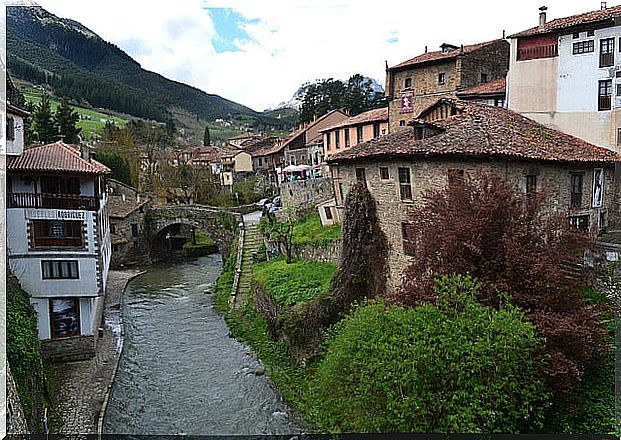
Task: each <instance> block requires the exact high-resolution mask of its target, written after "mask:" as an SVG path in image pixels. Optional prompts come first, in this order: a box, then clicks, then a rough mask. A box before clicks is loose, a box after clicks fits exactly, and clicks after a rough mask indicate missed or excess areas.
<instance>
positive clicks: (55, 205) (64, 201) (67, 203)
mask: <svg viewBox="0 0 621 440" xmlns="http://www.w3.org/2000/svg"><path fill="white" fill-rule="evenodd" d="M8 205H9V206H8V207H9V208H49V209H83V210H86V211H98V210H99V199H98V198H97V197H92V196H76V195H73V194H34V193H9V195H8Z"/></svg>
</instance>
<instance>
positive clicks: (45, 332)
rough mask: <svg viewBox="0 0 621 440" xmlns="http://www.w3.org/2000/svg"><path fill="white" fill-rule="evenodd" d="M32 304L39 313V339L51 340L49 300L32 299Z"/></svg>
mask: <svg viewBox="0 0 621 440" xmlns="http://www.w3.org/2000/svg"><path fill="white" fill-rule="evenodd" d="M30 304H31V305H32V307H33V308H34V309H35V312H36V313H37V327H38V329H39V339H50V338H51V337H52V334H51V330H50V308H49V301H48V299H47V298H30Z"/></svg>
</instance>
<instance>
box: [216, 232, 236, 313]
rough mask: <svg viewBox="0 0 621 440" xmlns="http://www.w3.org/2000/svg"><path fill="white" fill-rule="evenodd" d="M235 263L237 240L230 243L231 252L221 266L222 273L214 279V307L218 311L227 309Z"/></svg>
mask: <svg viewBox="0 0 621 440" xmlns="http://www.w3.org/2000/svg"><path fill="white" fill-rule="evenodd" d="M236 263H237V240H236V241H234V242H233V244H232V245H231V253H230V254H229V257H228V258H227V259H226V261H225V262H224V265H223V266H222V274H220V276H219V277H218V279H217V280H216V285H215V288H214V299H213V306H214V309H215V310H216V311H218V312H220V313H224V312H226V311H227V310H228V307H229V306H228V300H229V296H231V289H232V288H233V278H234V277H235V264H236Z"/></svg>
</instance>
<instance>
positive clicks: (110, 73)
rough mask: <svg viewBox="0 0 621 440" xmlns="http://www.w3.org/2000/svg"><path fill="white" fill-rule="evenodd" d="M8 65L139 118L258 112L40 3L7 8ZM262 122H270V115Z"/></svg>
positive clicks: (15, 72)
mask: <svg viewBox="0 0 621 440" xmlns="http://www.w3.org/2000/svg"><path fill="white" fill-rule="evenodd" d="M6 47H7V54H8V62H7V65H8V69H9V71H10V73H11V75H12V76H14V77H16V78H20V79H23V80H26V81H29V82H32V83H35V84H47V85H49V86H51V87H52V89H53V90H54V93H55V94H56V95H59V96H68V97H70V98H73V99H75V100H77V101H78V102H87V103H88V104H90V105H92V106H95V107H104V108H108V109H111V110H116V111H119V112H123V113H128V114H131V115H134V116H139V117H142V118H148V119H156V120H159V121H165V120H166V119H169V118H171V110H172V109H175V108H177V109H183V110H185V111H187V112H190V113H192V114H194V115H197V116H198V117H200V118H202V119H204V120H214V119H216V118H225V119H226V118H230V117H235V116H251V117H254V118H256V119H257V120H261V121H262V116H261V114H260V113H258V112H256V111H254V110H252V109H250V108H248V107H246V106H243V105H241V104H238V103H236V102H233V101H230V100H228V99H225V98H222V97H220V96H218V95H214V94H208V93H205V92H203V91H202V90H199V89H197V88H195V87H191V86H188V85H186V84H182V83H180V82H177V81H172V80H170V79H167V78H165V77H163V76H162V75H159V74H157V73H154V72H150V71H147V70H145V69H142V68H141V67H140V64H139V63H137V62H136V61H135V60H134V59H132V58H131V57H130V56H129V55H128V54H126V53H125V52H123V51H122V50H121V49H119V48H118V47H117V46H115V45H114V44H111V43H109V42H107V41H104V40H103V39H102V38H101V37H99V36H98V35H97V34H96V33H94V32H93V31H91V30H90V29H88V28H86V27H85V26H83V25H81V24H80V23H78V22H77V21H74V20H70V19H65V18H59V17H57V16H55V15H54V14H51V13H49V12H47V11H46V10H45V9H43V8H41V7H39V6H31V7H7V41H6ZM265 119H266V120H265V121H262V122H263V123H264V124H269V123H270V122H271V121H270V120H269V118H265Z"/></svg>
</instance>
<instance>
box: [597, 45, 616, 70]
mask: <svg viewBox="0 0 621 440" xmlns="http://www.w3.org/2000/svg"><path fill="white" fill-rule="evenodd" d="M614 63H615V39H614V38H603V39H601V40H599V67H610V66H612V65H613V64H614Z"/></svg>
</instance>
